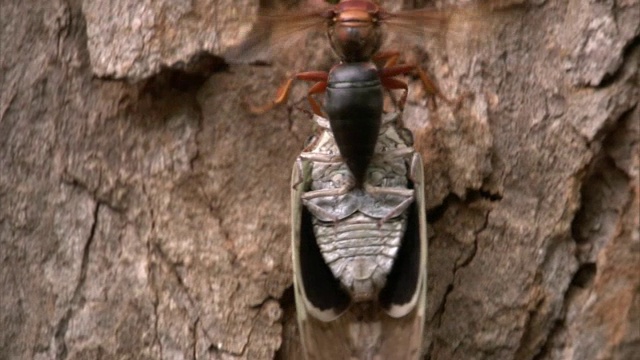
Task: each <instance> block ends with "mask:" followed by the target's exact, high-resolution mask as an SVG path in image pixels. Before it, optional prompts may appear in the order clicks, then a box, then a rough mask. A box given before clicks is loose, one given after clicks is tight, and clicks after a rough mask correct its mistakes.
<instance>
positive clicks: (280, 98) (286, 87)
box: [249, 71, 329, 116]
mask: <svg viewBox="0 0 640 360" xmlns="http://www.w3.org/2000/svg"><path fill="white" fill-rule="evenodd" d="M328 78H329V74H328V73H327V72H326V71H307V72H301V73H297V74H295V75H294V76H293V77H290V78H288V79H287V80H285V81H284V83H282V85H280V87H278V91H277V92H276V98H275V99H274V100H273V102H271V103H270V104H266V105H263V106H254V105H249V111H250V112H251V113H253V114H256V115H260V114H264V113H266V112H267V111H269V110H271V109H273V108H274V107H276V106H278V105H280V104H282V103H284V102H285V101H287V99H288V98H289V93H290V92H291V86H292V85H293V80H296V79H297V80H304V81H315V82H317V83H316V84H315V85H314V86H313V87H312V88H311V89H310V90H309V94H308V95H307V99H308V100H309V103H311V107H312V108H313V112H314V113H316V114H317V115H320V116H322V112H321V111H320V106H319V105H318V102H317V101H315V99H313V98H312V97H311V95H312V94H316V93H321V92H323V91H324V89H326V82H327V79H328ZM323 83H324V86H323V85H322V84H323ZM312 91H314V92H313V93H312Z"/></svg>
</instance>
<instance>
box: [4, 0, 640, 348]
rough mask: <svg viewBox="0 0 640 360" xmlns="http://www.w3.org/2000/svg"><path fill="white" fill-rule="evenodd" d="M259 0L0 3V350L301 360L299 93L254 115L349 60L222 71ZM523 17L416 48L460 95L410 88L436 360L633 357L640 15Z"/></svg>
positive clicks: (639, 293) (639, 189)
mask: <svg viewBox="0 0 640 360" xmlns="http://www.w3.org/2000/svg"><path fill="white" fill-rule="evenodd" d="M456 2H457V3H462V2H463V1H449V3H456ZM256 3H257V1H250V0H242V1H240V0H237V1H234V0H195V1H150V0H145V1H137V0H91V1H80V0H55V1H34V0H24V1H10V0H6V1H2V3H1V4H0V10H1V14H0V17H1V18H2V23H1V24H0V27H1V31H2V35H1V44H2V48H1V49H0V52H1V54H2V55H1V60H2V63H1V66H2V70H1V74H2V79H1V84H2V85H1V86H2V97H1V100H0V246H1V254H2V267H1V269H0V291H1V292H2V294H3V295H2V296H1V297H0V309H1V311H0V329H2V330H0V359H38V360H40V359H272V358H274V357H278V358H280V359H296V358H297V357H296V355H295V354H296V351H297V349H298V348H297V346H298V345H297V333H296V328H295V326H296V325H295V308H294V304H293V300H292V292H291V290H290V289H291V283H292V281H291V277H292V269H291V260H290V256H291V254H290V236H289V233H290V228H289V193H290V184H289V174H290V170H291V166H292V164H293V161H294V159H295V157H296V156H297V154H298V153H299V152H300V151H301V149H302V148H303V146H304V141H305V139H306V138H307V136H308V135H310V134H311V133H312V129H311V121H310V120H309V116H308V113H307V112H306V110H301V109H308V108H309V107H308V105H307V104H306V103H305V100H304V96H305V92H306V89H307V88H306V87H304V86H299V87H297V88H296V89H295V90H294V92H293V94H292V96H291V99H290V100H289V104H288V105H287V106H282V107H281V108H278V109H276V110H273V111H271V112H268V113H266V114H265V115H262V116H253V115H252V114H250V113H249V112H248V111H247V103H254V104H260V103H266V102H268V101H269V100H270V99H271V97H272V96H273V95H274V93H275V89H276V87H277V85H278V84H279V83H280V82H281V81H282V80H283V79H284V78H285V75H286V74H285V73H286V71H287V70H292V71H299V70H315V69H324V70H326V69H328V67H329V66H330V65H331V64H332V63H333V62H335V59H334V58H332V57H331V55H330V50H329V48H328V46H327V44H326V40H325V39H324V38H323V37H321V36H320V37H312V38H310V39H309V40H308V41H307V44H306V45H307V46H306V47H307V48H308V50H305V51H306V54H305V55H302V54H301V51H300V48H288V49H284V50H283V51H282V53H279V54H278V55H279V56H278V57H276V58H275V62H274V63H273V64H272V65H271V66H248V65H231V66H225V64H224V61H223V59H222V54H223V53H224V51H225V49H228V48H229V47H230V46H233V45H235V44H238V43H239V42H240V41H242V39H243V38H244V37H245V36H246V35H247V33H248V32H249V31H250V29H251V20H250V19H251V15H252V14H255V12H256V11H258V5H257V4H256ZM261 3H263V4H262V5H263V6H267V5H269V6H274V4H272V3H288V4H290V3H291V1H284V0H282V1H275V0H274V1H271V2H268V1H262V2H261ZM511 3H514V4H512V6H511V8H512V9H511V10H509V11H506V12H501V13H500V15H499V16H490V17H487V18H486V19H484V20H482V19H481V20H479V23H480V25H481V26H479V27H478V28H477V29H475V28H474V33H475V36H469V37H453V36H448V35H447V34H446V33H445V34H444V36H443V38H442V39H425V44H424V46H421V47H416V48H413V49H412V50H411V51H407V52H406V53H405V54H407V55H408V59H409V61H411V60H412V59H413V60H412V61H418V62H420V63H422V64H423V65H424V66H426V67H427V68H428V69H429V71H430V72H431V74H432V75H433V77H434V78H435V79H436V80H437V83H438V84H439V86H440V88H441V89H442V90H443V92H444V93H445V95H447V96H449V97H451V98H455V97H458V96H461V100H460V105H459V106H448V105H446V104H444V103H443V102H441V101H438V100H436V103H437V104H438V107H437V109H434V108H433V107H432V108H431V109H432V111H430V110H429V107H428V106H426V103H425V101H424V100H423V96H422V95H423V91H422V90H421V88H420V84H419V82H418V81H417V80H416V79H411V78H409V79H407V80H409V82H410V96H409V105H408V106H407V109H406V110H405V114H404V116H405V122H406V123H407V124H408V126H409V127H411V128H412V130H414V134H415V138H416V147H417V148H418V149H419V150H420V151H421V152H422V154H423V156H424V158H425V166H426V171H427V174H426V176H427V179H428V180H427V182H426V184H425V186H426V195H427V207H428V209H427V210H428V213H429V216H428V220H429V224H430V231H429V237H430V239H429V252H430V254H429V265H428V271H429V287H428V301H429V304H428V319H427V325H426V326H427V327H426V328H427V335H426V338H425V353H426V354H427V358H430V359H535V360H542V359H576V360H578V359H580V360H582V359H632V358H633V354H636V356H637V354H639V353H640V228H639V227H640V224H639V216H640V210H639V208H640V185H639V181H640V180H639V173H640V155H639V154H640V149H639V147H640V136H639V133H640V106H638V102H639V100H638V99H639V97H640V89H639V88H640V86H639V74H638V64H639V59H640V46H639V45H640V42H639V39H640V35H639V34H640V23H639V22H638V18H640V1H638V0H617V1H614V0H604V1H598V2H594V1H582V0H558V1H544V0H530V1H515V0H514V1H511ZM384 5H385V6H387V7H389V8H391V9H399V8H400V5H401V4H400V1H399V0H398V1H386V2H385V3H384ZM407 6H408V5H406V4H405V7H407ZM476 20H477V19H476ZM425 50H427V51H429V55H430V56H428V57H427V56H426V55H425V54H426V53H425V52H424V51H425Z"/></svg>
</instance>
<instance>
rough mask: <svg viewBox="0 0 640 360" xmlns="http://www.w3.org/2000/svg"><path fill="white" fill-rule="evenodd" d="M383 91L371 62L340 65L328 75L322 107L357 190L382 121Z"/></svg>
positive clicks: (367, 165)
mask: <svg viewBox="0 0 640 360" xmlns="http://www.w3.org/2000/svg"><path fill="white" fill-rule="evenodd" d="M383 101H384V98H383V91H382V85H381V82H380V76H379V75H378V69H377V68H376V66H375V65H374V64H373V63H371V62H359V63H343V64H339V65H336V66H335V67H334V68H333V69H331V71H330V72H329V79H328V82H327V90H326V96H325V103H324V108H325V112H326V113H327V115H328V117H329V122H330V124H331V131H332V132H333V136H334V138H335V142H336V144H337V146H338V149H339V150H340V155H341V156H342V158H343V159H344V162H345V164H346V165H347V167H348V168H349V170H350V171H351V173H352V174H353V179H354V180H355V186H356V187H361V185H362V184H363V182H364V177H365V175H366V172H367V169H368V167H369V163H370V162H371V158H372V156H373V153H374V150H375V146H376V142H377V140H378V134H379V132H380V122H381V119H382V108H383Z"/></svg>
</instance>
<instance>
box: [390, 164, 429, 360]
mask: <svg viewBox="0 0 640 360" xmlns="http://www.w3.org/2000/svg"><path fill="white" fill-rule="evenodd" d="M414 157H415V158H414V161H413V166H414V167H415V168H414V169H413V170H412V173H413V180H414V190H415V199H416V201H415V202H414V203H413V205H412V206H411V208H410V209H409V217H408V222H407V231H406V233H405V236H404V238H403V243H402V245H401V247H400V250H399V253H398V257H397V258H396V261H395V263H394V266H393V268H392V270H391V273H390V274H389V276H388V277H387V284H386V285H385V287H384V288H383V290H382V291H381V293H380V304H381V306H382V307H383V309H384V310H385V312H386V316H382V317H381V337H380V348H379V350H378V353H379V355H380V356H381V357H380V358H381V359H390V358H398V359H418V358H420V357H421V355H422V352H423V349H422V339H423V332H424V323H425V312H426V304H427V301H426V300H427V255H428V254H427V251H428V250H427V249H428V248H427V221H426V219H427V214H426V210H425V200H424V170H423V165H422V158H421V157H420V155H419V154H418V153H415V154H414Z"/></svg>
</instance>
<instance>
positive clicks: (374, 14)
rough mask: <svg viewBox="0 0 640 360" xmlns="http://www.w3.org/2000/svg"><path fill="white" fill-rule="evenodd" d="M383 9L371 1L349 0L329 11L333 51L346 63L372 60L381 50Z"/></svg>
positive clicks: (330, 38) (328, 29) (329, 32)
mask: <svg viewBox="0 0 640 360" xmlns="http://www.w3.org/2000/svg"><path fill="white" fill-rule="evenodd" d="M379 16H380V8H379V7H378V6H377V5H376V4H374V3H373V2H371V1H363V0H346V1H342V2H341V3H340V4H338V5H336V6H335V7H334V8H332V9H330V10H329V11H328V14H327V18H328V19H329V26H328V28H327V35H328V37H329V42H330V43H331V47H332V48H333V51H335V53H336V54H337V55H338V57H340V59H341V60H342V61H345V62H363V61H369V60H370V59H371V57H372V56H373V55H374V54H375V53H376V52H378V50H380V46H381V44H382V31H381V30H380V24H379V23H378V20H379Z"/></svg>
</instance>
